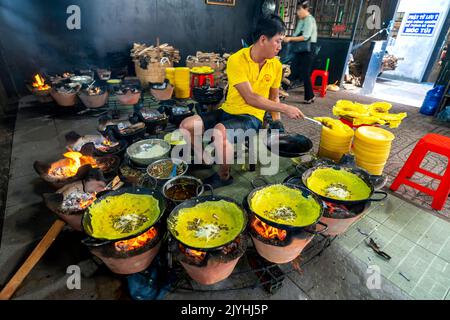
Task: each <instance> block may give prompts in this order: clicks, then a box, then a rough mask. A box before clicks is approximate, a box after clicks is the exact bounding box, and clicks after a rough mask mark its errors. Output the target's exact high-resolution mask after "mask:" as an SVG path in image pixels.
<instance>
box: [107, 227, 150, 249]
mask: <svg viewBox="0 0 450 320" xmlns="http://www.w3.org/2000/svg"><path fill="white" fill-rule="evenodd" d="M157 234H158V232H157V231H156V229H155V228H150V229H149V230H148V231H147V232H144V233H143V234H141V235H140V236H138V237H136V238H133V239H130V240H123V241H117V242H116V243H115V244H114V245H115V247H116V250H117V251H122V252H123V251H133V250H136V249H139V248H141V247H143V246H145V245H146V244H148V243H149V242H150V241H151V240H152V239H154V238H155V237H156V235H157Z"/></svg>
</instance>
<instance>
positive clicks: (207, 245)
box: [167, 200, 246, 249]
mask: <svg viewBox="0 0 450 320" xmlns="http://www.w3.org/2000/svg"><path fill="white" fill-rule="evenodd" d="M167 222H168V227H169V231H170V232H171V233H172V235H173V236H174V237H175V238H176V239H177V240H179V241H180V242H181V243H183V244H185V245H187V246H188V247H191V248H197V249H212V248H217V247H221V246H223V245H225V244H227V243H229V242H231V241H233V240H234V239H236V237H237V236H239V234H240V233H241V232H242V230H243V228H244V226H245V224H246V219H245V215H244V212H243V210H242V209H241V208H240V207H239V206H238V205H237V204H235V203H233V202H230V201H226V200H218V201H205V202H200V203H198V204H196V205H195V206H193V207H187V208H186V207H184V208H181V209H179V210H176V211H174V212H173V213H172V214H171V215H170V217H169V219H168V221H167Z"/></svg>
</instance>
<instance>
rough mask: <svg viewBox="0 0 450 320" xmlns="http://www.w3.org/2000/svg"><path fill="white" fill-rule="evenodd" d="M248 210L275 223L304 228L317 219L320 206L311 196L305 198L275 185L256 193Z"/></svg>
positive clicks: (298, 191) (294, 191)
mask: <svg viewBox="0 0 450 320" xmlns="http://www.w3.org/2000/svg"><path fill="white" fill-rule="evenodd" d="M250 202H251V203H250V208H251V209H252V211H253V212H255V213H256V214H258V215H260V216H261V217H263V218H265V219H267V220H269V221H273V222H275V223H279V224H284V225H289V226H293V227H305V226H309V225H311V224H313V223H314V222H316V220H317V219H318V218H319V215H320V205H319V204H318V203H317V202H316V201H315V199H314V198H313V197H311V196H309V197H307V198H305V197H304V196H303V194H302V192H301V191H300V190H297V189H292V188H289V187H287V186H285V185H282V184H276V185H273V186H269V187H267V188H264V189H261V190H259V191H257V192H256V193H255V194H254V196H253V198H252V199H251V201H250Z"/></svg>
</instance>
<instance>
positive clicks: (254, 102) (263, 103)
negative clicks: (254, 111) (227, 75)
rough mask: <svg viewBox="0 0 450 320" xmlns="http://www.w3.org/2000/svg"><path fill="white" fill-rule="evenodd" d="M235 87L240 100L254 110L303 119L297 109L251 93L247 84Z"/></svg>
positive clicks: (250, 87)
mask: <svg viewBox="0 0 450 320" xmlns="http://www.w3.org/2000/svg"><path fill="white" fill-rule="evenodd" d="M235 87H236V89H237V90H238V91H239V94H240V95H241V96H242V98H244V100H245V102H246V103H247V104H249V105H251V106H253V107H255V108H258V109H261V110H264V111H269V112H281V113H284V114H285V115H286V116H288V117H289V118H290V119H303V118H304V115H303V113H302V112H301V111H300V110H299V109H298V108H296V107H293V106H290V105H287V104H284V103H280V102H279V101H278V102H276V101H271V100H269V99H266V98H264V97H262V96H260V95H259V94H257V93H255V92H253V90H252V86H251V85H250V83H249V82H243V83H239V84H237V85H236V86H235Z"/></svg>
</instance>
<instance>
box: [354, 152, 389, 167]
mask: <svg viewBox="0 0 450 320" xmlns="http://www.w3.org/2000/svg"><path fill="white" fill-rule="evenodd" d="M353 153H354V154H355V157H356V159H358V160H359V161H362V162H365V163H370V164H382V163H386V162H387V160H388V159H389V156H388V157H386V156H379V157H376V156H372V155H367V154H360V153H358V152H357V151H355V150H353Z"/></svg>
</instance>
